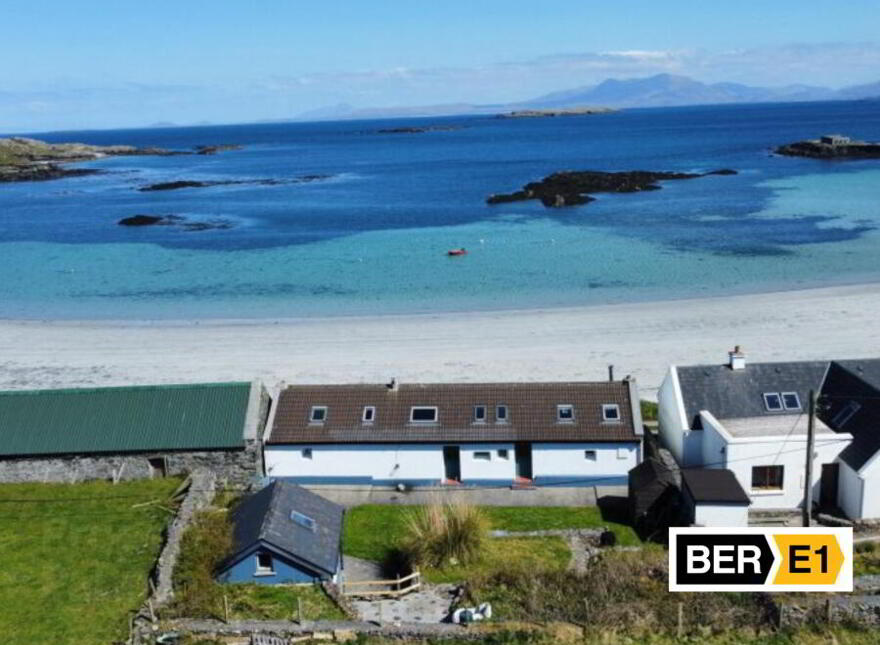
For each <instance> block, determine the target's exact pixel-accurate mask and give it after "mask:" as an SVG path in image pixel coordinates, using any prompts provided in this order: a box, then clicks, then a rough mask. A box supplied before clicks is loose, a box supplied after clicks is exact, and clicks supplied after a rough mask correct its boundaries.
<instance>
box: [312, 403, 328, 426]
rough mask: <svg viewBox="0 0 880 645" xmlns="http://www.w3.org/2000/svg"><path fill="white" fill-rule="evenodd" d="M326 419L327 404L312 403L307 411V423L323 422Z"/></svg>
mask: <svg viewBox="0 0 880 645" xmlns="http://www.w3.org/2000/svg"><path fill="white" fill-rule="evenodd" d="M326 420H327V406H326V405H313V406H312V411H311V412H310V413H309V423H324V421H326Z"/></svg>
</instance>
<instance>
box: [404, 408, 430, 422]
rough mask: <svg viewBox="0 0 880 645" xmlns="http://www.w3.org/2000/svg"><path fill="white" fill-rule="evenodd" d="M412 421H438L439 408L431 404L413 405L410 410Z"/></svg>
mask: <svg viewBox="0 0 880 645" xmlns="http://www.w3.org/2000/svg"><path fill="white" fill-rule="evenodd" d="M409 420H410V421H411V422H412V423H436V422H437V408H436V407H429V406H413V407H412V408H411V409H410V412H409Z"/></svg>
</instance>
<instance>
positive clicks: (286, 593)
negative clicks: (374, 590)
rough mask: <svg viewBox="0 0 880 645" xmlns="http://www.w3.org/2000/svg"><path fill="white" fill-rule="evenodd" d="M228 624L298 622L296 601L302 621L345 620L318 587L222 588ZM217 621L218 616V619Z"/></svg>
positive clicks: (264, 586) (260, 586) (236, 586)
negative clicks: (242, 621)
mask: <svg viewBox="0 0 880 645" xmlns="http://www.w3.org/2000/svg"><path fill="white" fill-rule="evenodd" d="M223 593H225V594H226V595H227V597H228V599H229V618H230V619H231V620H242V619H257V620H290V619H291V618H297V612H298V609H297V599H298V600H299V601H300V602H301V603H302V615H303V619H304V620H344V619H345V614H343V613H342V610H341V609H339V607H337V606H336V604H335V603H334V602H333V601H332V600H330V598H328V597H327V594H326V593H324V590H323V589H321V588H320V587H319V586H317V585H257V584H234V585H233V584H228V585H223ZM218 617H220V616H218Z"/></svg>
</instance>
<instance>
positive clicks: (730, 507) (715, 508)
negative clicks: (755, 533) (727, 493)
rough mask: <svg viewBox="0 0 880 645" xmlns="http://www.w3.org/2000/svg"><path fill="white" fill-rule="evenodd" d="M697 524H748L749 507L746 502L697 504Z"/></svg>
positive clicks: (695, 513)
mask: <svg viewBox="0 0 880 645" xmlns="http://www.w3.org/2000/svg"><path fill="white" fill-rule="evenodd" d="M694 524H695V525H697V526H721V527H733V526H748V525H749V507H748V505H746V504H705V503H703V504H697V505H696V507H695V508H694Z"/></svg>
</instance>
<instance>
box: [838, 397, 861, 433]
mask: <svg viewBox="0 0 880 645" xmlns="http://www.w3.org/2000/svg"><path fill="white" fill-rule="evenodd" d="M861 408H862V406H861V404H860V403H858V402H856V401H850V402H849V403H847V404H846V405H845V406H843V407H842V408H840V410H839V411H838V412H837V414H835V415H834V418H833V419H831V425H833V426H834V427H835V428H840V427H842V426H843V425H844V424H845V423H846V422H847V421H849V420H850V419H852V418H853V416H854V415H855V413H856V412H858V411H859V410H861Z"/></svg>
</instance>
